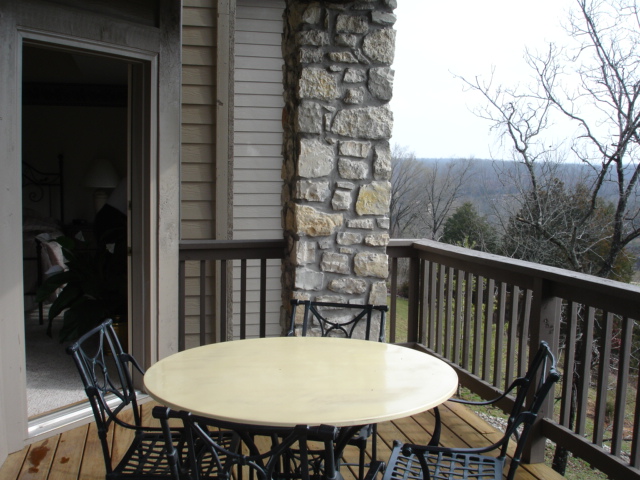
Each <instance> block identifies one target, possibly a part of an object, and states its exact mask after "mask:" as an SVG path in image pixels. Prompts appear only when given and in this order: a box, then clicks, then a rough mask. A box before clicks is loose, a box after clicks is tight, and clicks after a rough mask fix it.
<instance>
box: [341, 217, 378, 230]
mask: <svg viewBox="0 0 640 480" xmlns="http://www.w3.org/2000/svg"><path fill="white" fill-rule="evenodd" d="M347 227H349V228H359V229H361V230H373V220H372V219H370V218H355V219H353V220H348V221H347Z"/></svg>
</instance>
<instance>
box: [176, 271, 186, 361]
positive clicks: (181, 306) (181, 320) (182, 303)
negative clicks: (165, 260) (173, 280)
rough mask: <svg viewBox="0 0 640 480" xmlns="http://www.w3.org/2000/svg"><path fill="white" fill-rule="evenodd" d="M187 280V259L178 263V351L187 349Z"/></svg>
mask: <svg viewBox="0 0 640 480" xmlns="http://www.w3.org/2000/svg"><path fill="white" fill-rule="evenodd" d="M186 281H187V273H186V261H184V260H180V262H179V264H178V351H180V352H181V351H182V350H184V349H185V339H186V323H187V318H186V302H187V289H186Z"/></svg>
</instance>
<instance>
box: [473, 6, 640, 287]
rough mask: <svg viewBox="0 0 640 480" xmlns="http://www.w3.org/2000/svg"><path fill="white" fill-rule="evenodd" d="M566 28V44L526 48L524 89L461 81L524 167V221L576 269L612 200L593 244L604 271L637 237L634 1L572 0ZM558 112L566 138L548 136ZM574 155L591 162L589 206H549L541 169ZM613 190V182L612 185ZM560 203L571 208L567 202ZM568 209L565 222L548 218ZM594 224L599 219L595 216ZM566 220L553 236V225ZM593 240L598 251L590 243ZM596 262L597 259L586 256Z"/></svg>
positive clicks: (637, 35)
mask: <svg viewBox="0 0 640 480" xmlns="http://www.w3.org/2000/svg"><path fill="white" fill-rule="evenodd" d="M566 31H567V34H568V37H569V39H570V40H571V41H572V45H570V46H569V47H565V48H561V47H559V46H557V45H555V44H549V45H548V48H547V49H546V51H545V52H543V53H536V52H532V51H529V50H527V51H526V53H525V60H526V62H527V64H528V65H529V66H530V67H531V71H532V73H533V78H534V79H535V81H534V83H533V84H532V85H530V86H525V87H521V86H517V87H504V86H495V85H493V74H492V76H491V79H490V80H488V81H483V80H481V79H480V78H478V77H477V78H475V79H474V80H466V79H463V81H464V82H465V83H466V85H467V86H468V87H470V89H471V90H473V91H477V92H479V93H480V94H482V95H483V97H484V98H485V100H486V107H484V108H483V109H481V110H479V111H478V112H477V113H478V115H479V116H480V117H482V118H485V119H487V120H489V121H490V122H491V123H492V129H494V130H495V131H497V132H498V133H499V135H500V136H501V138H502V140H503V142H504V143H503V144H507V145H509V146H510V148H511V151H512V154H513V158H514V159H515V160H517V161H519V162H520V163H521V164H522V165H523V166H524V171H525V172H526V177H527V179H528V182H529V185H528V189H527V191H528V194H529V195H531V198H529V199H528V200H527V201H528V202H530V205H532V207H531V208H532V210H533V211H537V213H538V215H532V216H529V217H525V216H523V217H522V218H521V219H520V221H521V222H523V223H526V224H527V225H528V226H529V227H530V228H531V229H534V230H535V231H536V232H537V233H538V235H540V236H541V237H543V238H546V239H548V241H549V242H551V243H553V244H554V245H555V246H556V247H557V248H558V250H559V251H562V252H564V255H565V256H566V258H567V259H568V261H569V262H570V263H571V264H572V265H574V268H575V269H576V270H581V271H582V270H584V262H583V258H584V256H582V255H581V253H580V248H583V247H584V244H581V243H580V239H581V238H582V233H583V232H584V231H586V230H589V229H591V230H592V227H591V226H590V225H592V224H593V222H594V220H595V219H597V220H598V222H599V221H600V220H599V219H600V218H601V216H602V214H603V213H602V209H603V205H604V204H605V203H606V202H602V201H601V200H602V197H604V196H605V194H606V198H607V200H608V201H609V202H612V203H613V209H612V210H613V211H612V214H611V219H610V222H609V224H610V228H608V229H606V230H604V231H602V232H601V237H600V238H599V239H598V241H597V242H595V244H594V245H593V246H594V248H593V249H592V251H597V252H598V256H599V258H598V260H597V262H598V267H597V268H596V269H595V270H593V273H595V274H596V275H599V276H603V277H606V276H609V275H610V274H611V272H612V270H613V268H614V265H615V263H616V260H617V259H618V258H619V256H620V255H622V254H623V253H624V252H623V251H624V248H625V247H626V246H627V245H628V244H629V243H630V242H631V241H632V240H634V239H635V238H637V237H638V236H640V202H638V188H637V186H638V176H639V174H640V164H639V162H638V153H639V150H638V149H639V145H640V132H638V127H640V104H639V102H638V99H639V96H640V15H639V10H638V5H637V3H636V0H576V3H575V11H574V12H572V13H571V14H570V16H569V21H568V26H567V27H566ZM558 119H565V120H568V121H569V122H570V124H573V125H574V126H575V127H574V128H575V131H576V132H577V133H576V134H575V136H573V137H572V138H571V139H569V140H568V141H564V142H563V141H558V140H556V139H554V138H553V137H552V132H553V129H552V126H553V125H554V123H555V122H556V121H557V120H558ZM558 156H560V158H561V159H562V160H569V161H579V162H581V163H582V164H583V165H585V166H587V167H588V170H589V172H590V175H589V176H588V178H587V180H586V183H585V185H586V188H587V192H586V198H587V202H586V204H585V208H582V209H581V210H580V212H579V214H578V215H576V212H575V210H573V211H572V209H570V208H563V209H558V208H554V209H552V210H549V209H548V208H547V209H545V205H544V203H545V201H548V199H546V198H545V195H541V192H546V191H548V190H549V187H550V186H551V184H550V183H548V182H551V181H553V180H552V177H551V176H547V177H545V176H544V175H543V174H542V173H541V172H544V171H545V169H544V168H539V167H538V166H539V165H541V164H543V165H544V164H545V163H548V162H550V159H555V158H558ZM612 187H613V188H612ZM564 207H569V206H568V205H566V204H565V205H564ZM545 211H547V212H550V211H552V212H553V215H556V216H557V215H559V214H560V213H562V212H564V213H563V214H566V213H567V212H569V211H571V215H572V216H568V215H567V216H566V217H565V219H564V220H563V221H562V222H557V221H555V222H545V221H543V214H544V213H545ZM598 222H597V223H598ZM558 224H562V225H566V228H567V229H568V231H567V232H565V233H566V234H564V235H558V232H556V231H553V230H552V229H551V226H553V225H558ZM596 246H597V248H595V247H596ZM592 261H593V257H592Z"/></svg>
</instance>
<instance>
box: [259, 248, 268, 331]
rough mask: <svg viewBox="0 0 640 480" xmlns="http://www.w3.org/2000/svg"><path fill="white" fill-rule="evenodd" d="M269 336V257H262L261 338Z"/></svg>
mask: <svg viewBox="0 0 640 480" xmlns="http://www.w3.org/2000/svg"><path fill="white" fill-rule="evenodd" d="M266 336H267V259H266V258H262V259H260V338H264V337H266Z"/></svg>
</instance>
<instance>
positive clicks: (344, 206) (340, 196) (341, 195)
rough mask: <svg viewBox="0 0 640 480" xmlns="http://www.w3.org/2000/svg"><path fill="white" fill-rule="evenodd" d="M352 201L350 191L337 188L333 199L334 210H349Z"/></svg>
mask: <svg viewBox="0 0 640 480" xmlns="http://www.w3.org/2000/svg"><path fill="white" fill-rule="evenodd" d="M351 201H352V199H351V192H350V191H345V190H336V191H335V193H334V194H333V198H332V199H331V206H332V207H333V209H334V210H349V208H351Z"/></svg>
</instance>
